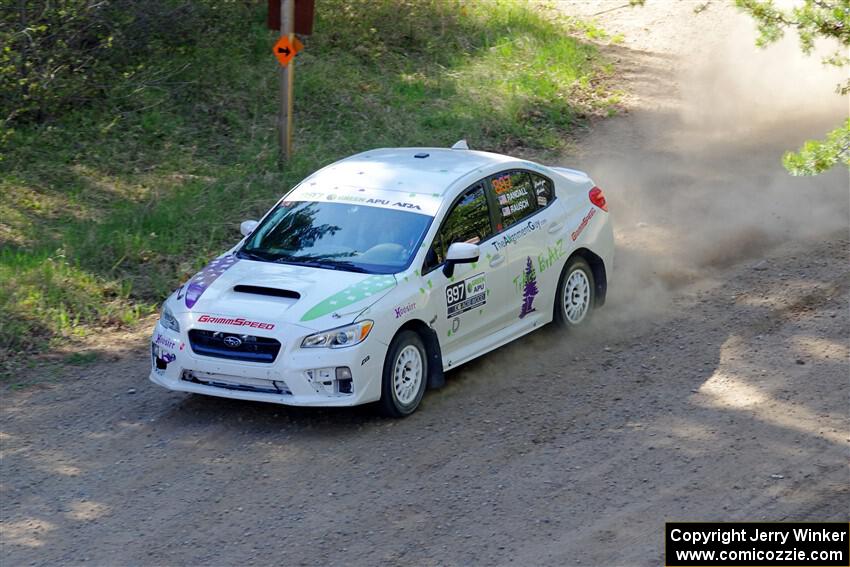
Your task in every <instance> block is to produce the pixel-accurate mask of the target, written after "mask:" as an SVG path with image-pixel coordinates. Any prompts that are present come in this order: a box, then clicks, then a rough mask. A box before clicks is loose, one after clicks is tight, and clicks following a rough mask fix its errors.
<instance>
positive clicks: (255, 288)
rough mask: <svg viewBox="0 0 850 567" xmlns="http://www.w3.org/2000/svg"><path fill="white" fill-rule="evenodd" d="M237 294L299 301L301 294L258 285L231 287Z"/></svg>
mask: <svg viewBox="0 0 850 567" xmlns="http://www.w3.org/2000/svg"><path fill="white" fill-rule="evenodd" d="M233 291H235V292H237V293H252V294H254V295H268V296H270V297H285V298H287V299H301V294H300V293H298V292H297V291H292V290H290V289H279V288H276V287H263V286H259V285H237V286H233Z"/></svg>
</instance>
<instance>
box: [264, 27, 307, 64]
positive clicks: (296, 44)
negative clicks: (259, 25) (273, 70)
mask: <svg viewBox="0 0 850 567" xmlns="http://www.w3.org/2000/svg"><path fill="white" fill-rule="evenodd" d="M302 49H304V44H302V43H301V42H300V41H298V38H297V37H296V38H293V40H292V42H290V41H289V37H288V36H285V35H282V36H280V39H279V40H277V43H275V44H274V48H273V50H272V51H273V52H274V56H275V57H277V60H278V62H279V63H280V66H281V67H286V66H287V65H289V62H290V61H292V58H293V57H295V54H296V53H298V52H299V51H301V50H302Z"/></svg>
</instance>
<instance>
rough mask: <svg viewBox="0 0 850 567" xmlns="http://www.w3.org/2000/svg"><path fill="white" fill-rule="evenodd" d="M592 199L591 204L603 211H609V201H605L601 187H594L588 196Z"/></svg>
mask: <svg viewBox="0 0 850 567" xmlns="http://www.w3.org/2000/svg"><path fill="white" fill-rule="evenodd" d="M587 196H588V197H590V202H591V203H593V204H594V205H596V206H597V207H599V208H600V209H602V210H603V211H606V212H607V211H608V201H606V200H605V193H603V192H602V189H600V188H599V187H594V188H593V189H591V190H590V193H588V194H587Z"/></svg>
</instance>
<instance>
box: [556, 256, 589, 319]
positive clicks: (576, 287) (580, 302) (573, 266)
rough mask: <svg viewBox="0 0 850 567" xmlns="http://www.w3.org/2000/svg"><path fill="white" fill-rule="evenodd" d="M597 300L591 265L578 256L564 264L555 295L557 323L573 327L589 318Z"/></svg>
mask: <svg viewBox="0 0 850 567" xmlns="http://www.w3.org/2000/svg"><path fill="white" fill-rule="evenodd" d="M595 300H596V285H595V282H594V281H593V271H592V270H591V269H590V265H589V264H588V263H587V262H586V261H585V260H584V258H581V257H579V256H576V257H575V258H573V259H572V260H570V261H569V262H567V265H566V266H564V271H563V272H561V278H560V279H559V280H558V293H557V294H556V296H555V324H556V325H558V326H559V327H561V328H562V329H572V328H575V327H578V326H580V325H581V324H582V323H584V322H585V321H587V320H588V318H589V317H590V312H591V311H592V310H593V304H594V301H595Z"/></svg>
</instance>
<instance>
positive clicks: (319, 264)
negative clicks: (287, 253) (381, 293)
mask: <svg viewBox="0 0 850 567" xmlns="http://www.w3.org/2000/svg"><path fill="white" fill-rule="evenodd" d="M292 263H297V264H301V265H302V266H311V267H313V268H328V269H329V270H340V271H345V272H358V273H361V274H371V273H372V272H371V271H370V270H367V269H366V268H363V267H362V266H358V265H357V264H352V263H351V262H347V261H344V260H343V261H340V260H307V259H304V260H300V259H299V260H297V261H296V262H292Z"/></svg>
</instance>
